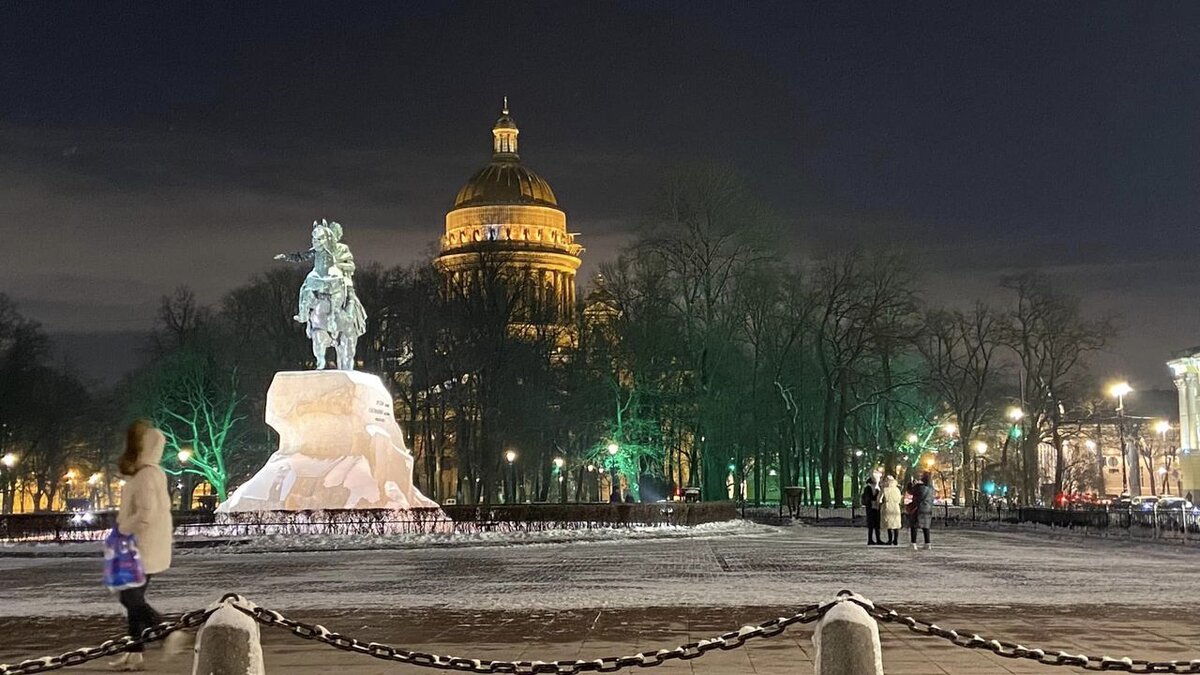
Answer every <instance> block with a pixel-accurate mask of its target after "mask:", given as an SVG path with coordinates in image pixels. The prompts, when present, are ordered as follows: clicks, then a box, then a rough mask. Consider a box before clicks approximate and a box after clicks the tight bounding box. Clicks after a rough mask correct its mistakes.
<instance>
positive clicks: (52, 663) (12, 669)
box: [0, 591, 1200, 675]
mask: <svg viewBox="0 0 1200 675" xmlns="http://www.w3.org/2000/svg"><path fill="white" fill-rule="evenodd" d="M843 602H850V603H854V604H856V605H858V606H859V607H862V608H863V609H864V610H866V612H867V613H868V614H869V615H870V616H871V617H872V618H874V619H875V620H876V621H877V622H879V623H884V624H900V625H903V626H907V627H908V629H909V630H911V631H912V632H914V633H917V634H918V635H928V636H933V637H938V638H941V639H943V640H947V641H949V642H950V643H951V644H953V645H955V646H956V647H963V648H967V649H983V650H986V651H989V652H991V653H993V654H996V655H997V656H1001V657H1004V658H1008V659H1027V660H1031V661H1036V662H1037V663H1040V664H1042V665H1047V666H1069V667H1074V668H1082V669H1083V670H1090V671H1104V672H1121V673H1193V674H1197V673H1200V659H1191V660H1187V661H1182V660H1177V661H1149V660H1145V659H1133V658H1129V657H1124V658H1114V657H1111V656H1100V657H1096V656H1088V655H1086V654H1072V653H1070V652H1065V651H1062V650H1048V649H1039V648H1034V647H1026V646H1024V645H1021V644H1018V643H1015V642H1007V641H1004V640H994V639H988V638H984V637H981V636H979V635H978V634H975V633H969V632H961V631H957V630H953V629H948V628H942V627H940V626H938V625H937V624H936V623H933V622H932V621H929V620H926V619H921V618H918V617H915V616H912V615H909V614H901V613H900V612H898V611H896V610H894V609H891V608H889V607H886V606H884V605H878V604H875V603H873V602H871V601H870V600H866V599H864V598H862V597H860V596H857V595H855V594H853V593H851V592H850V591H842V592H841V593H838V597H837V599H836V600H833V601H831V602H827V603H825V604H811V605H807V606H805V607H804V608H803V609H802V610H801V611H800V612H798V613H796V614H793V615H791V616H787V617H779V618H775V619H769V620H767V621H764V622H762V623H760V624H757V625H753V626H743V627H741V628H740V629H738V630H735V631H730V632H728V633H723V634H721V635H718V636H716V637H712V638H708V639H704V640H697V641H695V642H689V643H687V644H684V645H680V646H678V647H675V648H674V649H659V650H657V651H653V652H639V653H637V654H633V655H631V656H609V657H604V658H599V659H590V660H582V659H576V660H560V661H492V660H483V659H469V658H463V657H458V656H442V655H438V654H430V653H428V652H421V651H414V650H411V649H404V648H402V647H393V646H390V645H386V644H381V643H378V642H364V641H362V640H358V639H356V638H353V637H349V636H346V635H343V634H341V633H336V632H334V631H331V630H329V629H327V628H325V627H324V626H322V625H320V624H310V623H305V622H303V621H296V620H294V619H289V618H288V617H286V616H284V615H283V614H280V613H279V612H276V611H274V610H271V609H267V608H265V607H259V606H257V605H255V604H254V603H252V602H248V601H247V600H245V599H244V598H242V597H241V596H239V595H235V594H228V595H226V596H225V597H223V598H222V599H221V602H220V603H218V604H216V605H213V606H212V607H209V608H206V609H200V610H195V611H191V612H188V613H186V614H184V615H183V616H181V617H180V618H179V619H177V620H175V621H171V622H166V623H161V624H159V625H157V626H154V627H151V628H147V629H146V630H145V631H144V632H143V633H142V635H141V636H139V637H137V638H134V637H130V636H125V637H122V638H117V639H113V640H108V641H107V642H104V643H103V644H101V645H99V646H97V647H91V648H81V649H75V650H72V651H69V652H66V653H64V654H60V655H58V656H46V657H42V658H40V659H29V660H26V661H22V662H21V663H18V664H15V665H6V664H0V675H27V674H29V673H43V672H47V671H51V670H58V669H60V668H67V667H70V666H77V665H80V664H83V663H87V662H88V661H93V660H95V659H99V658H104V657H107V656H116V655H118V654H120V653H122V652H124V651H126V650H128V649H129V648H130V647H133V646H137V645H148V644H151V643H153V642H158V641H160V640H163V639H164V638H166V637H167V636H168V635H170V634H171V633H173V632H175V631H178V630H185V629H193V628H198V627H200V626H201V625H203V624H204V622H205V621H207V620H208V617H209V616H210V615H211V614H212V613H213V612H215V611H216V610H217V609H219V608H220V607H221V606H222V605H225V604H228V605H230V606H232V607H233V608H235V609H237V610H238V611H240V612H242V613H243V614H246V615H247V616H249V617H250V618H252V619H253V620H254V621H256V622H257V623H259V624H261V625H263V626H267V627H271V628H283V629H285V630H287V631H289V632H291V633H292V634H293V635H296V636H297V637H301V638H304V639H306V640H314V641H317V642H321V643H323V644H327V645H329V646H331V647H334V648H337V649H341V650H343V651H347V652H353V653H356V654H364V655H366V656H371V657H374V658H377V659H382V660H384V661H392V662H397V663H406V664H409V665H412V666H420V667H425V668H437V669H440V670H453V671H458V672H465V673H513V674H516V675H538V674H543V673H545V674H550V675H573V674H574V673H615V672H618V671H621V670H623V669H625V668H631V667H634V666H637V667H640V668H649V667H652V666H658V665H662V664H663V663H666V662H668V661H673V660H682V661H690V660H692V659H697V658H700V657H701V656H704V655H705V654H708V653H709V652H712V651H713V650H717V649H720V650H732V649H738V648H740V647H742V646H744V645H745V644H746V642H748V641H750V640H754V639H767V638H772V637H775V636H777V635H779V634H781V633H783V632H784V631H785V630H787V629H788V627H790V626H793V625H796V624H806V623H813V622H814V621H817V620H819V619H821V618H822V617H824V616H825V614H826V613H828V612H829V610H830V609H832V608H833V607H835V606H837V605H838V604H840V603H843Z"/></svg>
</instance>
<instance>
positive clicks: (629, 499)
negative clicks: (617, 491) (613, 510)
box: [625, 490, 634, 504]
mask: <svg viewBox="0 0 1200 675" xmlns="http://www.w3.org/2000/svg"><path fill="white" fill-rule="evenodd" d="M625 503H626V504H632V503H634V502H633V493H632V492H630V491H629V490H626V491H625Z"/></svg>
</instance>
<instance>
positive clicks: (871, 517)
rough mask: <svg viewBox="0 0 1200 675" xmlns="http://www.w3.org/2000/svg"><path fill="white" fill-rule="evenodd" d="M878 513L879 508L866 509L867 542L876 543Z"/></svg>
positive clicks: (877, 538) (878, 523) (877, 536)
mask: <svg viewBox="0 0 1200 675" xmlns="http://www.w3.org/2000/svg"><path fill="white" fill-rule="evenodd" d="M879 525H880V515H879V509H867V543H868V544H878V543H880V541H879Z"/></svg>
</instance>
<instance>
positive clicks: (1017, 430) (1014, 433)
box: [1008, 427, 1021, 440]
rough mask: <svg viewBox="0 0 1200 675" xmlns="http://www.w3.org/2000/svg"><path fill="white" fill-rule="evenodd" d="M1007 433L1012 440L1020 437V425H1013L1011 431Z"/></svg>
mask: <svg viewBox="0 0 1200 675" xmlns="http://www.w3.org/2000/svg"><path fill="white" fill-rule="evenodd" d="M1008 435H1009V436H1012V437H1013V439H1014V440H1015V439H1018V438H1020V437H1021V427H1013V428H1012V431H1011V432H1009V434H1008Z"/></svg>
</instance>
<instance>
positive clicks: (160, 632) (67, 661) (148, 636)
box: [0, 607, 216, 675]
mask: <svg viewBox="0 0 1200 675" xmlns="http://www.w3.org/2000/svg"><path fill="white" fill-rule="evenodd" d="M214 611H216V608H215V607H211V608H207V609H197V610H194V611H191V612H188V613H187V614H184V615H183V616H181V617H179V618H178V619H176V620H175V621H168V622H165V623H160V624H158V625H157V626H151V627H150V628H147V629H146V630H144V631H142V634H141V635H139V636H138V637H132V636H129V635H126V636H125V637H120V638H115V639H112V640H108V641H106V642H104V643H103V644H100V645H98V646H96V647H81V648H79V649H73V650H71V651H69V652H66V653H64V654H59V655H58V656H43V657H42V658H40V659H27V660H25V661H22V662H20V663H14V664H5V663H0V675H18V674H19V675H28V674H29V673H44V672H47V671H51V670H58V669H59V668H67V667H69V666H78V665H81V664H84V663H87V662H88V661H95V660H96V659H102V658H105V657H109V656H116V655H118V654H121V653H122V652H126V651H129V648H130V647H136V646H139V645H148V644H150V643H152V642H158V641H160V640H162V639H164V638H166V637H167V636H168V635H170V634H171V633H174V632H175V631H177V630H183V629H190V628H198V627H200V626H202V625H204V622H205V621H207V620H208V617H209V615H210V614H212V613H213V612H214Z"/></svg>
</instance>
